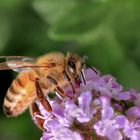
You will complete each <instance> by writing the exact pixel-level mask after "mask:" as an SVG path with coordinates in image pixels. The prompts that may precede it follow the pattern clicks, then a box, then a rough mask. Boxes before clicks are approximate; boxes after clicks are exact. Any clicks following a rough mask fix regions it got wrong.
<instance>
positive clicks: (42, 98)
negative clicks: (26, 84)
mask: <svg viewBox="0 0 140 140" xmlns="http://www.w3.org/2000/svg"><path fill="white" fill-rule="evenodd" d="M35 86H36V94H37V97H38V99H39V101H40V102H41V104H42V106H43V107H44V108H45V109H46V110H47V111H48V112H50V111H52V107H51V105H50V103H49V101H48V100H47V99H46V98H45V96H44V94H43V91H42V89H41V87H40V84H39V79H38V78H36V80H35Z"/></svg>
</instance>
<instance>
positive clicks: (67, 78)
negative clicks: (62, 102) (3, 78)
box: [0, 52, 82, 128]
mask: <svg viewBox="0 0 140 140" xmlns="http://www.w3.org/2000/svg"><path fill="white" fill-rule="evenodd" d="M0 58H6V59H7V60H6V62H3V63H0V70H8V69H12V70H14V71H16V72H19V74H18V75H17V77H16V78H15V80H13V82H12V84H11V86H10V87H9V89H8V91H7V94H6V96H5V98H4V103H3V109H4V112H5V114H6V116H7V117H15V116H18V115H19V114H21V113H22V112H24V111H25V110H26V109H27V108H28V107H29V108H30V113H31V115H32V117H34V115H35V114H38V115H41V114H40V112H39V109H38V106H37V104H36V102H37V101H39V102H40V103H41V104H42V106H43V107H44V108H45V109H46V110H47V111H52V108H51V105H50V103H49V100H48V99H47V94H48V93H49V92H53V93H57V94H58V95H59V97H61V98H64V97H65V96H67V94H66V93H65V92H64V90H63V89H62V87H61V85H62V84H63V85H65V86H67V85H68V86H72V88H73V85H72V81H73V80H74V81H75V82H77V83H79V82H80V75H81V69H82V58H81V57H80V56H79V55H76V54H73V53H68V54H67V55H66V56H64V54H62V53H60V52H51V53H48V54H45V55H43V56H40V57H38V58H33V57H24V56H1V57H0ZM73 92H74V88H73ZM37 125H38V127H40V128H42V120H41V119H39V118H38V120H37Z"/></svg>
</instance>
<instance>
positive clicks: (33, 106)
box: [30, 103, 44, 130]
mask: <svg viewBox="0 0 140 140" xmlns="http://www.w3.org/2000/svg"><path fill="white" fill-rule="evenodd" d="M30 114H31V116H32V118H35V122H36V125H37V126H38V128H40V129H41V130H43V124H44V119H43V116H42V114H41V113H40V111H39V109H38V106H37V104H36V103H32V104H31V105H30ZM39 116H40V117H39Z"/></svg>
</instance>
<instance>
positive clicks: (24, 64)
mask: <svg viewBox="0 0 140 140" xmlns="http://www.w3.org/2000/svg"><path fill="white" fill-rule="evenodd" d="M0 59H6V61H5V62H2V63H0V70H10V69H12V70H14V71H16V72H21V71H28V70H31V69H32V67H35V60H36V59H35V58H33V57H26V56H0Z"/></svg>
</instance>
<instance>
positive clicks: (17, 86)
mask: <svg viewBox="0 0 140 140" xmlns="http://www.w3.org/2000/svg"><path fill="white" fill-rule="evenodd" d="M35 78H36V73H35V72H32V71H27V72H21V73H20V74H19V75H18V76H17V78H16V79H15V80H14V81H13V82H12V84H11V86H10V87H9V89H8V91H7V94H6V96H5V99H4V104H3V109H4V112H5V114H6V116H8V117H11V116H17V115H19V114H21V113H22V112H23V111H24V110H25V109H26V108H28V106H29V105H30V104H31V103H32V102H33V101H34V100H35V98H36V96H35V85H34V80H35Z"/></svg>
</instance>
